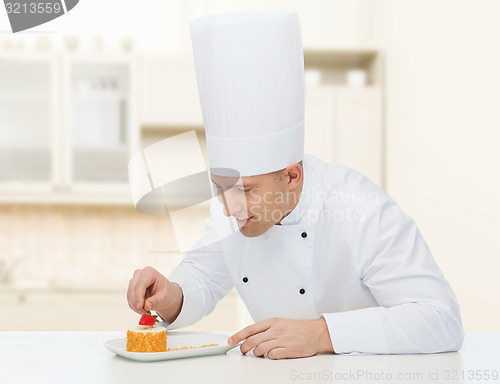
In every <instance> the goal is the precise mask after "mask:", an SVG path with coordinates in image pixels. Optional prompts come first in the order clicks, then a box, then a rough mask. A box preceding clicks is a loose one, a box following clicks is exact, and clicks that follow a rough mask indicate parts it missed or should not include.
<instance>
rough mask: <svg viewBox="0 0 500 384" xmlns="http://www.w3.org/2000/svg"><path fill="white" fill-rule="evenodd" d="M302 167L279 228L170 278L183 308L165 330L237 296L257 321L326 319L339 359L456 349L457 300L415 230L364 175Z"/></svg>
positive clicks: (198, 256)
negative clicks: (292, 203)
mask: <svg viewBox="0 0 500 384" xmlns="http://www.w3.org/2000/svg"><path fill="white" fill-rule="evenodd" d="M303 166H304V185H303V191H302V195H301V198H300V201H299V203H298V204H297V206H296V207H295V209H294V210H293V211H292V212H291V213H290V214H289V215H288V216H286V217H285V218H284V219H283V221H282V222H281V225H274V226H273V227H272V228H271V229H270V230H268V231H267V232H266V233H264V234H263V235H261V236H259V237H253V238H247V237H245V236H243V235H242V234H241V233H240V232H238V231H237V232H236V233H235V234H234V235H232V236H230V237H228V238H226V239H223V240H221V241H218V242H215V243H213V244H211V245H207V246H206V247H205V248H204V250H205V252H203V253H201V252H198V253H197V252H196V251H192V252H190V253H188V255H187V256H186V258H185V259H184V260H183V261H182V262H181V263H180V264H179V265H178V267H177V268H176V269H175V270H174V271H173V273H172V274H171V276H170V277H169V278H170V280H171V281H175V282H177V283H178V284H179V285H180V286H181V288H182V290H183V292H184V303H183V306H182V310H181V312H180V314H179V316H178V317H177V319H176V320H175V321H174V322H173V323H172V324H170V325H169V326H168V328H169V329H175V328H181V327H185V326H188V325H190V324H193V323H195V322H196V321H198V320H199V319H201V318H202V317H204V316H206V315H208V314H209V313H210V312H211V311H212V310H213V309H214V308H215V306H216V304H217V302H218V301H219V300H220V299H221V298H223V297H224V296H225V295H226V294H227V293H228V292H229V291H230V290H231V289H232V288H233V287H236V289H237V291H238V293H239V294H240V296H241V298H242V299H243V301H244V303H245V304H246V306H247V307H248V310H249V312H250V314H251V315H252V317H253V319H254V320H255V321H260V320H264V319H267V318H271V317H283V318H291V319H317V318H319V317H320V316H321V317H323V318H324V319H325V320H326V324H327V326H328V330H329V333H330V337H331V342H332V345H333V348H334V350H335V352H336V353H341V354H349V353H352V354H359V353H382V354H387V353H433V352H442V351H456V350H458V349H459V348H460V347H461V345H462V341H463V337H464V333H463V328H462V323H461V318H460V310H459V306H458V303H457V299H456V297H455V295H454V293H453V291H452V289H451V287H450V285H449V284H448V282H447V281H446V280H445V278H444V277H443V274H442V273H441V271H440V269H439V267H438V266H437V264H436V262H435V261H434V259H433V257H432V255H431V252H430V251H429V248H428V247H427V245H426V243H425V241H424V239H423V237H422V234H421V233H420V231H419V229H418V228H417V225H416V224H415V222H414V221H413V220H412V219H411V218H410V217H408V216H407V215H406V214H405V213H404V212H403V211H402V210H401V209H400V208H399V206H398V205H397V203H396V202H395V201H394V200H393V199H392V198H391V197H390V196H389V195H387V194H386V193H385V192H384V191H383V190H382V189H381V188H380V187H378V186H377V185H376V184H375V183H373V182H372V181H370V180H369V179H368V178H367V177H365V176H364V175H362V174H361V173H359V172H357V171H355V170H353V169H351V168H348V167H344V166H339V165H334V164H326V163H323V162H322V161H320V160H319V159H317V158H315V157H312V156H307V155H306V156H305V158H304V161H303ZM217 215H219V216H220V218H219V217H217ZM219 219H225V220H229V219H228V218H226V217H225V216H223V213H222V206H219V207H215V208H214V209H212V215H211V218H210V219H208V220H207V222H206V223H205V229H206V233H205V235H204V237H205V241H206V240H207V239H210V236H214V228H213V227H214V224H213V223H214V222H215V221H216V220H219ZM203 241H204V240H203V238H202V239H200V242H202V243H203ZM209 242H210V241H208V243H209ZM207 250H209V251H212V252H213V253H207V252H206V251H207Z"/></svg>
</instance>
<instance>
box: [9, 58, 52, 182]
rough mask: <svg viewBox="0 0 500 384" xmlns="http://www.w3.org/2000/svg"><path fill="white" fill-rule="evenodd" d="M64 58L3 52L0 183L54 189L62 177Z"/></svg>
mask: <svg viewBox="0 0 500 384" xmlns="http://www.w3.org/2000/svg"><path fill="white" fill-rule="evenodd" d="M58 70H59V62H58V61H57V60H56V58H55V57H54V56H52V55H49V54H33V55H26V56H24V55H23V56H14V55H7V54H1V55H0V84H1V87H0V186H1V187H2V188H3V189H4V190H9V189H10V190H14V191H15V190H19V189H21V188H31V189H34V190H35V189H36V190H38V191H49V190H50V186H51V185H52V184H55V183H58V181H59V174H58V172H57V169H56V166H55V163H56V162H57V149H58V137H59V135H58V132H59V120H58V108H57V104H58V101H59V94H58V89H59V85H60V82H59V81H58V80H60V78H59V77H58Z"/></svg>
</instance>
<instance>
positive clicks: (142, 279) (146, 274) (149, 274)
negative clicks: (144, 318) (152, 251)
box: [132, 267, 157, 310]
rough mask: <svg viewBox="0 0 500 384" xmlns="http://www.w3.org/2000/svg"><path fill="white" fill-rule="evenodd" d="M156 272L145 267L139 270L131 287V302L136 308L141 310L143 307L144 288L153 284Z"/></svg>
mask: <svg viewBox="0 0 500 384" xmlns="http://www.w3.org/2000/svg"><path fill="white" fill-rule="evenodd" d="M156 273H157V272H156V270H155V269H154V268H151V267H146V268H144V269H143V270H142V271H141V273H140V275H139V276H138V278H137V280H136V283H135V286H134V288H133V291H134V300H135V302H132V304H133V305H135V306H136V308H137V309H138V310H141V309H143V307H144V301H145V299H146V298H145V296H146V290H147V289H148V287H149V286H150V285H153V284H154V282H155V280H156Z"/></svg>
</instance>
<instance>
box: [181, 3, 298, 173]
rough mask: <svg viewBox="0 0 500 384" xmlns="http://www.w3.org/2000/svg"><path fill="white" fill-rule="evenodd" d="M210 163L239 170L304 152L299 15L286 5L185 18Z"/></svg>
mask: <svg viewBox="0 0 500 384" xmlns="http://www.w3.org/2000/svg"><path fill="white" fill-rule="evenodd" d="M190 30H191V41H192V47H193V55H194V63H195V69H196V77H197V81H198V91H199V96H200V103H201V108H202V113H203V121H204V125H205V130H206V136H207V147H208V157H209V163H210V168H211V171H212V172H213V173H218V172H217V170H219V172H221V173H220V174H221V175H223V173H222V169H232V170H236V171H237V173H238V174H239V175H240V176H252V175H260V174H265V173H269V172H274V171H277V170H280V169H283V168H286V167H287V166H288V165H290V164H294V163H297V162H299V161H301V160H302V158H303V154H304V108H305V81H304V55H303V50H302V38H301V31H300V20H299V16H298V15H297V14H296V13H292V12H286V11H272V12H269V11H250V12H229V13H222V14H216V15H211V16H206V17H201V18H198V19H195V20H193V21H192V22H191V23H190Z"/></svg>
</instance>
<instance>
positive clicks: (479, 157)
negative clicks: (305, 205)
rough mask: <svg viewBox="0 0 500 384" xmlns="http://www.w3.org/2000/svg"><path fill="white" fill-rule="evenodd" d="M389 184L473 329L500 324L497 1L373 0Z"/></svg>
mask: <svg viewBox="0 0 500 384" xmlns="http://www.w3.org/2000/svg"><path fill="white" fill-rule="evenodd" d="M376 10H377V12H378V16H377V17H378V28H379V29H378V33H379V36H378V38H379V39H380V43H381V45H382V46H383V47H384V48H385V49H386V52H387V57H386V59H387V60H386V65H387V74H386V80H387V84H386V85H387V100H386V101H387V112H386V120H387V121H386V128H387V136H386V137H387V142H386V143H387V147H386V149H387V152H386V186H387V190H388V192H389V193H390V194H391V195H392V196H393V197H394V198H395V199H396V200H397V201H398V202H399V203H400V205H401V206H402V208H403V209H404V210H405V211H406V212H407V213H408V214H409V215H410V216H412V217H413V218H414V219H415V221H416V222H417V224H418V226H419V228H420V229H421V231H422V232H423V234H424V237H425V239H426V240H427V242H428V245H429V247H430V249H431V250H432V252H433V254H434V257H435V259H436V260H437V262H438V264H439V265H440V267H441V269H442V271H443V273H444V275H445V277H446V278H447V279H448V281H449V282H450V283H451V285H452V287H453V288H454V290H455V293H456V295H457V297H458V299H459V302H460V304H461V309H462V317H463V322H464V327H465V328H466V330H469V331H486V330H489V331H499V330H500V310H499V309H498V303H499V299H500V297H499V296H500V295H499V294H500V279H498V278H497V275H498V271H499V270H500V243H499V241H498V237H499V233H500V224H499V216H500V203H499V201H498V197H499V196H500V152H499V151H498V145H499V143H500V113H499V110H500V109H499V108H500V97H499V91H500V39H499V37H500V23H498V15H500V2H498V1H484V0H481V1H472V0H470V1H453V0H440V1H430V0H425V1H422V0H419V1H408V0H405V1H401V0H388V1H383V0H382V1H377V8H376Z"/></svg>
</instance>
